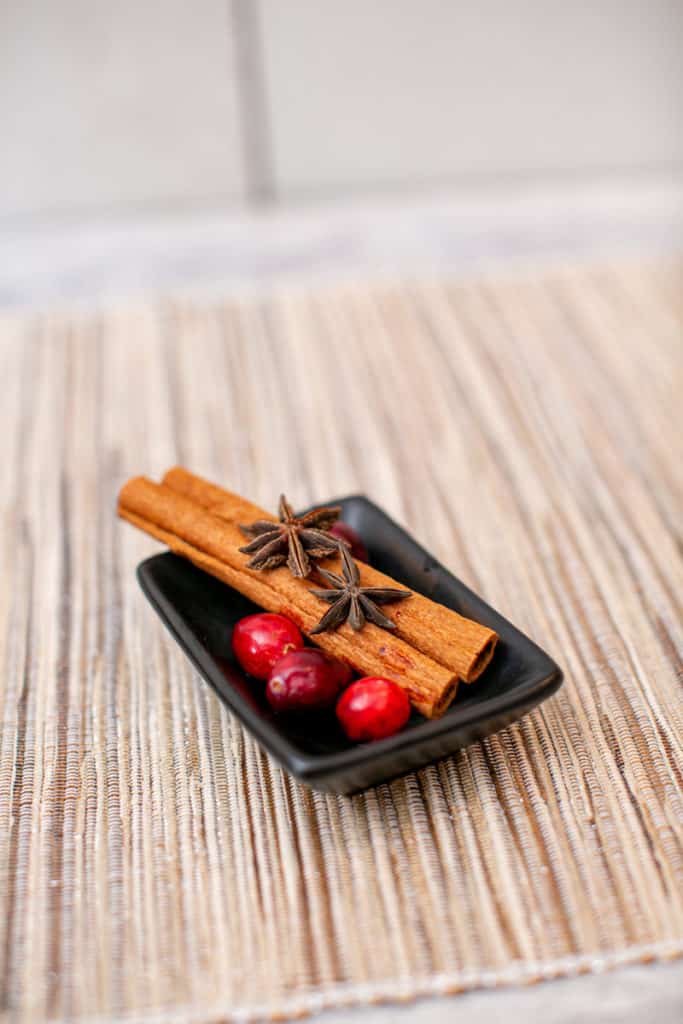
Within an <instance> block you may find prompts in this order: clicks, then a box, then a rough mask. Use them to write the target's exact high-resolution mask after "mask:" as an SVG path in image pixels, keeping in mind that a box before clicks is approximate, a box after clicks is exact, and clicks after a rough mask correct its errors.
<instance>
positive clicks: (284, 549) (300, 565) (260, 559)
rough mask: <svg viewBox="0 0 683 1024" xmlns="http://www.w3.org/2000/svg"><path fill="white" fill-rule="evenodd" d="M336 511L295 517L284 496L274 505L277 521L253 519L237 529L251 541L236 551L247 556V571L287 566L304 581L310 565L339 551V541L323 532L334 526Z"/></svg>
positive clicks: (328, 510)
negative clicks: (276, 507) (250, 538)
mask: <svg viewBox="0 0 683 1024" xmlns="http://www.w3.org/2000/svg"><path fill="white" fill-rule="evenodd" d="M340 513H341V509H340V508H331V507H328V508H323V507H321V508H314V509H312V510H311V511H310V512H306V514H305V515H303V516H296V515H295V514H294V509H293V508H292V506H291V505H290V504H289V502H288V501H287V499H286V498H285V496H284V494H281V495H280V502H279V505H278V515H279V522H274V521H273V520H272V519H256V521H255V522H253V523H249V524H248V525H246V526H243V525H241V524H240V530H241V531H242V533H243V534H245V535H246V536H247V537H252V538H253V539H252V540H251V541H250V543H249V544H246V545H245V546H244V547H241V548H240V551H243V552H244V553H245V554H247V555H251V558H250V560H249V562H248V565H249V568H250V569H261V570H265V569H275V568H277V567H278V566H279V565H285V564H286V565H287V566H288V568H289V571H290V572H291V574H292V576H298V577H300V578H301V579H304V578H305V577H306V576H309V575H310V572H311V569H312V563H313V562H314V561H315V560H316V559H318V558H328V557H329V556H330V555H333V554H336V552H337V551H338V550H339V541H338V540H336V539H335V538H334V537H331V536H330V535H329V533H326V532H325V531H326V530H328V529H329V528H330V526H332V524H333V523H336V521H337V519H339V515H340Z"/></svg>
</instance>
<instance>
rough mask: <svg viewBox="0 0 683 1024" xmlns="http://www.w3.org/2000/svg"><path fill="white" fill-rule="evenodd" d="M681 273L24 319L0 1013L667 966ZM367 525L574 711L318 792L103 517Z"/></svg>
mask: <svg viewBox="0 0 683 1024" xmlns="http://www.w3.org/2000/svg"><path fill="white" fill-rule="evenodd" d="M682 324H683V272H682V269H681V267H680V265H672V264H667V265H648V266H638V267H634V266H632V267H620V266H604V267H601V268H597V269H571V268H569V269H565V270H558V271H555V272H553V273H551V274H547V275H545V276H541V275H532V274H528V275H525V276H519V277H517V278H512V277H511V278H508V279H506V280H500V279H491V280H483V279H480V280H478V281H472V282H465V283H462V282H461V283H457V282H452V283H448V282H437V281H434V282H431V281H422V282H418V283H415V282H413V283H405V284H402V285H400V286H399V285H382V286H377V287H373V288H370V287H367V286H360V285H353V286H351V285H348V286H343V287H337V288H335V289H333V288H331V287H330V288H327V289H326V290H323V291H317V292H312V293H307V292H304V291H298V292H291V291H290V292H282V293H274V294H269V295H268V296H267V297H264V298H258V297H253V298H250V299H245V300H244V301H238V300H231V301H229V302H218V301H214V300H211V301H208V300H207V301H203V302H192V301H190V300H182V301H180V300H179V301H165V302H159V303H156V304H154V305H150V306H148V307H141V306H138V307H136V308H127V309H122V310H119V309H113V310H109V311H106V312H102V313H99V312H81V313H74V314H70V315H67V314H54V315H38V314H36V315H29V316H21V317H8V318H6V319H4V320H3V321H2V330H1V331H0V337H1V341H0V369H1V375H0V380H1V381H2V384H3V399H2V402H0V439H1V440H0V444H1V446H2V460H1V461H0V493H1V495H2V534H1V539H0V543H1V545H2V557H1V563H0V564H1V569H0V665H1V670H0V671H1V675H0V688H1V690H0V693H1V701H2V703H1V719H0V922H2V925H1V933H0V939H1V940H2V941H1V942H0V1013H3V1014H4V1016H5V1019H7V1020H10V1021H15V1020H16V1021H33V1020H43V1019H45V1018H50V1019H55V1020H62V1021H66V1020H69V1021H78V1020H88V1021H92V1022H95V1021H109V1020H112V1019H123V1020H126V1019H129V1020H131V1021H132V1020H135V1021H142V1022H151V1021H157V1020H158V1021H165V1022H167V1021H196V1022H203V1021H207V1022H208V1021H213V1020H219V1019H239V1020H247V1019H251V1018H252V1017H263V1016H267V1015H270V1014H273V1015H278V1014H279V1015H280V1016H284V1017H286V1016H291V1015H294V1014H295V1013H303V1012H306V1011H308V1010H316V1009H319V1008H321V1007H324V1006H332V1005H340V1004H351V1003H363V1002H366V1001H371V1000H373V999H380V998H397V999H398V998H401V999H402V998H409V997H412V996H415V995H417V994H422V993H434V992H452V991H457V990H459V989H467V988H470V987H474V986H482V985H488V986H496V985H503V984H506V983H511V982H519V981H530V980H534V979H539V978H545V977H549V976H556V975H562V974H567V973H572V972H576V971H584V970H597V969H602V968H605V967H607V966H609V965H613V964H617V963H625V962H629V961H634V960H646V959H650V958H666V957H674V956H677V955H679V954H680V953H681V951H682V949H683V798H682V787H681V780H682V773H683V704H682V702H681V677H680V662H679V661H677V658H678V653H677V652H679V651H680V649H681V643H682V639H683V637H682V631H681V615H680V612H681V609H680V597H681V594H682V593H683V573H682V571H681V560H680V543H681V541H680V537H679V536H677V529H678V528H680V526H681V509H682V508H683V445H682V436H683V431H682V430H681V408H682V396H683V331H682ZM174 462H181V463H184V464H185V465H187V466H189V467H191V468H192V469H194V470H195V471H196V472H198V473H202V474H204V475H205V476H207V477H209V478H213V479H216V480H220V481H224V482H225V484H226V485H227V486H229V487H231V488H234V489H235V490H238V491H241V492H242V493H244V494H247V495H249V496H251V497H252V498H253V499H254V500H255V501H257V502H258V503H260V504H263V505H266V506H273V504H274V502H275V500H276V497H277V495H278V494H279V492H280V490H281V489H286V491H287V494H288V495H289V496H290V498H291V499H292V500H293V501H294V502H295V503H296V504H297V505H300V506H305V505H307V504H308V503H310V502H313V501H316V500H321V499H327V498H329V497H331V496H334V495H337V494H342V493H348V492H353V491H363V492H366V493H367V494H368V495H370V496H371V497H372V498H373V499H374V500H376V501H377V502H379V503H380V504H381V505H383V506H384V507H385V508H386V509H387V510H388V511H389V512H390V513H391V514H393V515H394V516H395V517H396V518H398V519H399V520H400V521H402V522H403V523H405V524H406V525H407V526H408V527H409V529H410V530H411V531H412V532H413V533H414V534H415V535H416V536H417V537H418V538H419V539H420V540H421V541H422V542H423V543H424V544H425V546H426V547H428V548H429V549H431V550H432V551H433V552H434V553H435V555H436V556H437V557H438V558H440V559H442V560H443V561H444V562H445V563H446V564H447V565H448V566H449V568H451V569H452V570H453V571H454V572H456V573H457V574H458V575H460V576H461V577H462V578H463V579H464V580H465V581H466V582H467V583H468V584H470V585H471V586H472V587H474V588H475V589H476V590H477V591H479V592H480V593H481V594H482V595H483V596H484V597H485V598H486V599H487V600H488V601H489V602H490V603H492V604H493V605H494V606H496V607H497V608H499V609H500V610H501V611H502V612H503V614H505V615H506V616H508V617H509V618H510V619H512V620H513V621H514V622H515V623H516V624H517V625H519V626H520V627H521V628H522V629H523V630H524V631H526V632H528V633H529V634H530V635H531V636H532V637H534V638H535V639H537V640H538V641H539V642H540V643H541V644H542V645H543V646H544V647H546V648H547V649H548V650H549V651H550V652H551V653H552V655H553V656H554V657H555V658H556V659H557V661H558V662H559V663H560V664H561V665H562V667H563V668H564V670H565V674H566V683H565V685H564V687H563V688H562V689H561V691H560V692H559V693H558V694H557V695H556V696H555V697H553V698H552V699H551V700H550V701H548V702H547V703H546V704H544V705H543V706H542V707H541V708H540V709H538V710H536V711H534V712H533V713H532V714H530V715H528V716H527V717H526V718H525V719H524V720H523V721H521V722H520V723H518V724H516V725H514V726H512V727H511V728H509V729H507V730H505V731H504V732H502V733H500V734H498V735H496V736H493V737H491V738H489V739H488V740H486V741H485V742H483V743H481V744H477V745H474V746H471V747H469V748H468V749H466V750H464V751H462V752H460V753H459V754H458V755H457V756H455V757H452V758H450V759H448V760H445V761H442V762H440V763H438V764H435V765H433V766H431V767H429V768H426V769H424V770H423V771H420V772H418V773H417V774H413V775H409V776H407V777H405V778H402V779H399V780H398V781H395V782H393V783H391V784H389V785H383V786H380V787H378V788H377V789H374V790H371V791H369V792H366V793H364V794H362V795H359V796H356V797H353V798H344V797H335V796H329V795H321V794H317V793H313V792H311V791H308V790H306V789H304V788H302V787H300V786H299V785H298V784H297V783H295V782H294V781H293V780H292V779H291V778H289V777H288V776H287V775H285V774H283V772H282V771H281V770H280V769H279V768H278V767H277V766H276V765H275V764H274V763H273V762H271V761H270V760H269V759H268V757H267V756H266V755H264V754H263V753H262V752H261V751H260V750H259V749H258V748H257V747H256V746H255V745H254V743H253V742H252V740H251V739H250V738H249V736H248V735H246V734H245V733H244V732H243V731H242V729H241V728H240V727H239V725H237V724H236V723H235V722H234V721H233V720H232V719H231V718H230V716H229V715H228V714H227V713H226V712H225V711H224V710H223V708H222V706H221V705H220V704H219V702H218V700H217V699H216V698H215V697H214V695H213V694H212V693H211V692H210V691H209V689H208V688H207V687H206V686H205V685H204V684H203V683H202V682H201V681H200V680H199V679H198V677H197V675H196V674H195V673H194V672H193V671H192V669H191V668H190V667H189V665H188V662H187V661H186V659H185V657H184V656H183V654H182V653H181V651H180V650H179V648H178V647H177V646H176V645H175V644H174V642H173V641H172V640H171V639H170V638H169V636H168V635H167V634H166V633H165V632H164V631H163V629H162V627H161V625H160V624H159V622H158V620H157V619H156V616H155V615H154V613H153V612H152V610H151V609H150V608H149V606H148V605H147V604H146V602H145V600H144V599H143V597H142V595H141V593H140V591H139V589H138V586H137V583H136V581H135V575H134V570H135V566H136V564H137V562H138V561H139V560H140V559H141V558H143V557H144V556H146V555H148V554H150V553H151V552H152V551H154V550H155V546H154V545H153V543H152V542H150V541H149V540H148V539H147V538H146V537H144V536H142V535H140V534H138V533H137V532H136V531H134V530H133V529H131V528H130V527H128V526H126V525H124V524H121V523H120V522H118V521H117V520H116V519H115V516H114V504H115V495H116V491H117V488H118V486H119V485H120V484H121V482H122V481H123V480H124V479H125V478H126V477H127V476H129V475H131V474H134V473H141V472H146V473H149V474H150V475H153V476H159V474H160V473H161V472H162V471H163V470H165V469H166V468H167V467H168V466H170V465H171V464H172V463H174Z"/></svg>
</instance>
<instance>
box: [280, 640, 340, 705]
mask: <svg viewBox="0 0 683 1024" xmlns="http://www.w3.org/2000/svg"><path fill="white" fill-rule="evenodd" d="M339 666H341V662H339V661H337V660H336V658H331V657H329V655H327V654H324V653H323V652H322V651H318V650H315V649H314V648H313V647H305V648H304V649H303V650H302V651H290V653H289V654H285V656H284V658H280V660H279V661H278V663H277V664H276V665H275V667H274V668H273V670H272V672H271V673H270V675H269V677H268V685H267V686H266V697H267V698H268V700H269V702H270V705H271V707H272V708H273V709H274V710H275V711H313V710H316V709H318V708H327V707H330V705H331V704H334V702H335V700H336V699H337V696H338V695H339V690H340V683H341V677H340V670H339ZM341 667H342V668H345V667H346V666H341Z"/></svg>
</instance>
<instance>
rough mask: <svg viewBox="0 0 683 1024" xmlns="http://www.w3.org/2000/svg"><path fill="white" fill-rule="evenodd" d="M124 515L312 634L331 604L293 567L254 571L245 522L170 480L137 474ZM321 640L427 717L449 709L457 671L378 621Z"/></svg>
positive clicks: (124, 497)
mask: <svg viewBox="0 0 683 1024" xmlns="http://www.w3.org/2000/svg"><path fill="white" fill-rule="evenodd" d="M119 515H120V516H121V517H122V518H124V519H127V520H128V521H129V522H131V523H133V524H134V525H135V526H137V527H139V528H140V529H142V530H144V531H145V532H146V533H149V534H151V535H152V536H153V537H156V538H157V539H158V540H160V541H162V542H163V543H164V544H166V545H167V546H168V547H169V548H170V549H171V550H172V551H175V552H176V553H177V554H179V555H182V556H183V557H184V558H187V559H189V561H191V562H193V563H194V564H195V565H197V566H198V567H199V568H201V569H203V570H204V571H205V572H208V573H210V574H211V575H212V576H216V577H217V578H218V579H220V580H222V581H223V582H224V583H227V584H228V585H229V586H231V587H234V588H235V590H238V591H239V592H240V593H242V594H244V595H245V596H246V597H248V598H250V599H251V600H252V601H254V602H255V603H256V604H258V605H260V607H262V608H264V609H265V610H266V611H273V612H277V613H280V614H284V615H286V616H287V617H288V618H290V619H292V620H293V621H294V622H296V624H297V625H298V626H299V628H300V629H301V630H302V632H303V633H305V634H310V631H311V629H313V627H314V626H315V625H316V624H317V622H318V621H319V619H320V617H321V615H322V613H323V611H324V610H325V607H326V606H325V604H324V602H322V601H320V600H319V598H316V597H315V596H314V595H313V594H312V593H311V592H310V587H311V586H312V585H313V584H311V583H310V582H309V581H307V580H301V579H295V578H294V577H293V576H292V575H291V574H290V573H289V571H288V569H287V568H286V567H284V566H283V567H282V568H278V569H273V570H271V571H269V572H267V573H260V572H257V571H256V570H253V569H248V568H247V567H246V563H247V562H248V561H249V556H248V555H244V554H242V553H241V552H240V551H239V550H238V549H239V547H240V546H242V545H243V543H244V538H243V536H242V534H241V533H240V531H239V529H238V527H237V526H236V525H235V524H234V523H231V522H228V521H227V520H224V519H221V518H220V517H218V516H216V515H214V514H212V513H211V512H209V511H207V510H206V509H205V508H203V507H202V505H201V504H199V503H198V502H197V501H194V500H191V499H190V498H188V497H185V496H184V495H181V494H179V493H178V492H177V491H174V490H172V489H171V488H170V487H168V486H166V485H162V484H156V483H154V482H153V481H151V480H147V479H146V478H144V477H137V478H135V479H133V480H130V481H129V482H128V483H127V484H126V485H125V486H124V487H123V489H122V490H121V493H120V495H119ZM411 600H412V598H411ZM315 642H316V644H317V645H318V646H319V647H321V648H323V650H325V651H328V652H329V653H330V654H332V655H334V656H335V657H337V658H339V659H340V660H342V661H345V662H346V663H348V664H350V665H352V666H353V667H354V668H355V669H357V670H358V671H360V672H362V673H363V674H365V675H382V676H389V677H390V678H391V679H394V680H395V681H396V682H397V683H398V684H399V685H400V686H402V687H403V688H404V689H405V690H406V692H407V694H408V697H409V699H410V701H411V703H412V704H413V706H414V707H415V708H416V709H417V710H418V711H420V712H421V713H422V714H423V715H425V716H426V717H427V718H438V717H439V716H440V715H442V714H443V712H444V711H445V710H446V708H447V707H448V705H449V704H450V702H451V701H452V699H453V697H454V696H455V693H456V690H457V684H458V679H457V675H456V674H455V673H453V672H452V671H451V670H449V669H448V668H445V667H444V666H443V665H440V664H438V663H437V662H435V661H434V660H433V659H431V658H429V657H427V656H426V655H424V654H423V653H422V652H420V651H418V650H416V649H415V648H413V647H411V646H410V645H409V644H407V643H405V642H404V641H403V640H401V639H400V638H399V637H397V636H395V635H393V634H391V633H387V632H386V631H385V630H382V629H379V628H378V627H377V626H375V625H373V624H372V623H368V624H367V625H366V626H365V627H364V628H363V630H362V631H361V632H360V633H354V631H353V630H352V629H351V627H350V626H349V625H348V624H345V625H343V626H341V627H340V628H339V629H338V630H336V631H335V632H331V633H324V634H320V635H318V636H316V637H315Z"/></svg>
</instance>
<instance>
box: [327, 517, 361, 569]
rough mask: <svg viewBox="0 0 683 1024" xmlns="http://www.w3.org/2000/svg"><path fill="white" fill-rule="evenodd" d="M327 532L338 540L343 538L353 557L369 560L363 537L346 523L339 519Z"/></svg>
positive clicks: (359, 559)
mask: <svg viewBox="0 0 683 1024" xmlns="http://www.w3.org/2000/svg"><path fill="white" fill-rule="evenodd" d="M328 532H329V533H331V534H332V536H333V537H337V538H338V539H339V540H345V541H346V543H347V544H348V546H349V549H350V551H351V554H352V555H353V557H354V558H357V559H358V561H359V562H368V561H369V558H368V549H367V548H366V546H365V544H364V543H363V538H362V537H361V536H360V534H359V533H357V532H356V531H355V530H354V528H353V527H352V526H349V524H348V523H343V522H341V520H340V521H339V522H336V523H334V524H333V525H332V526H331V527H330V529H329V531H328Z"/></svg>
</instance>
